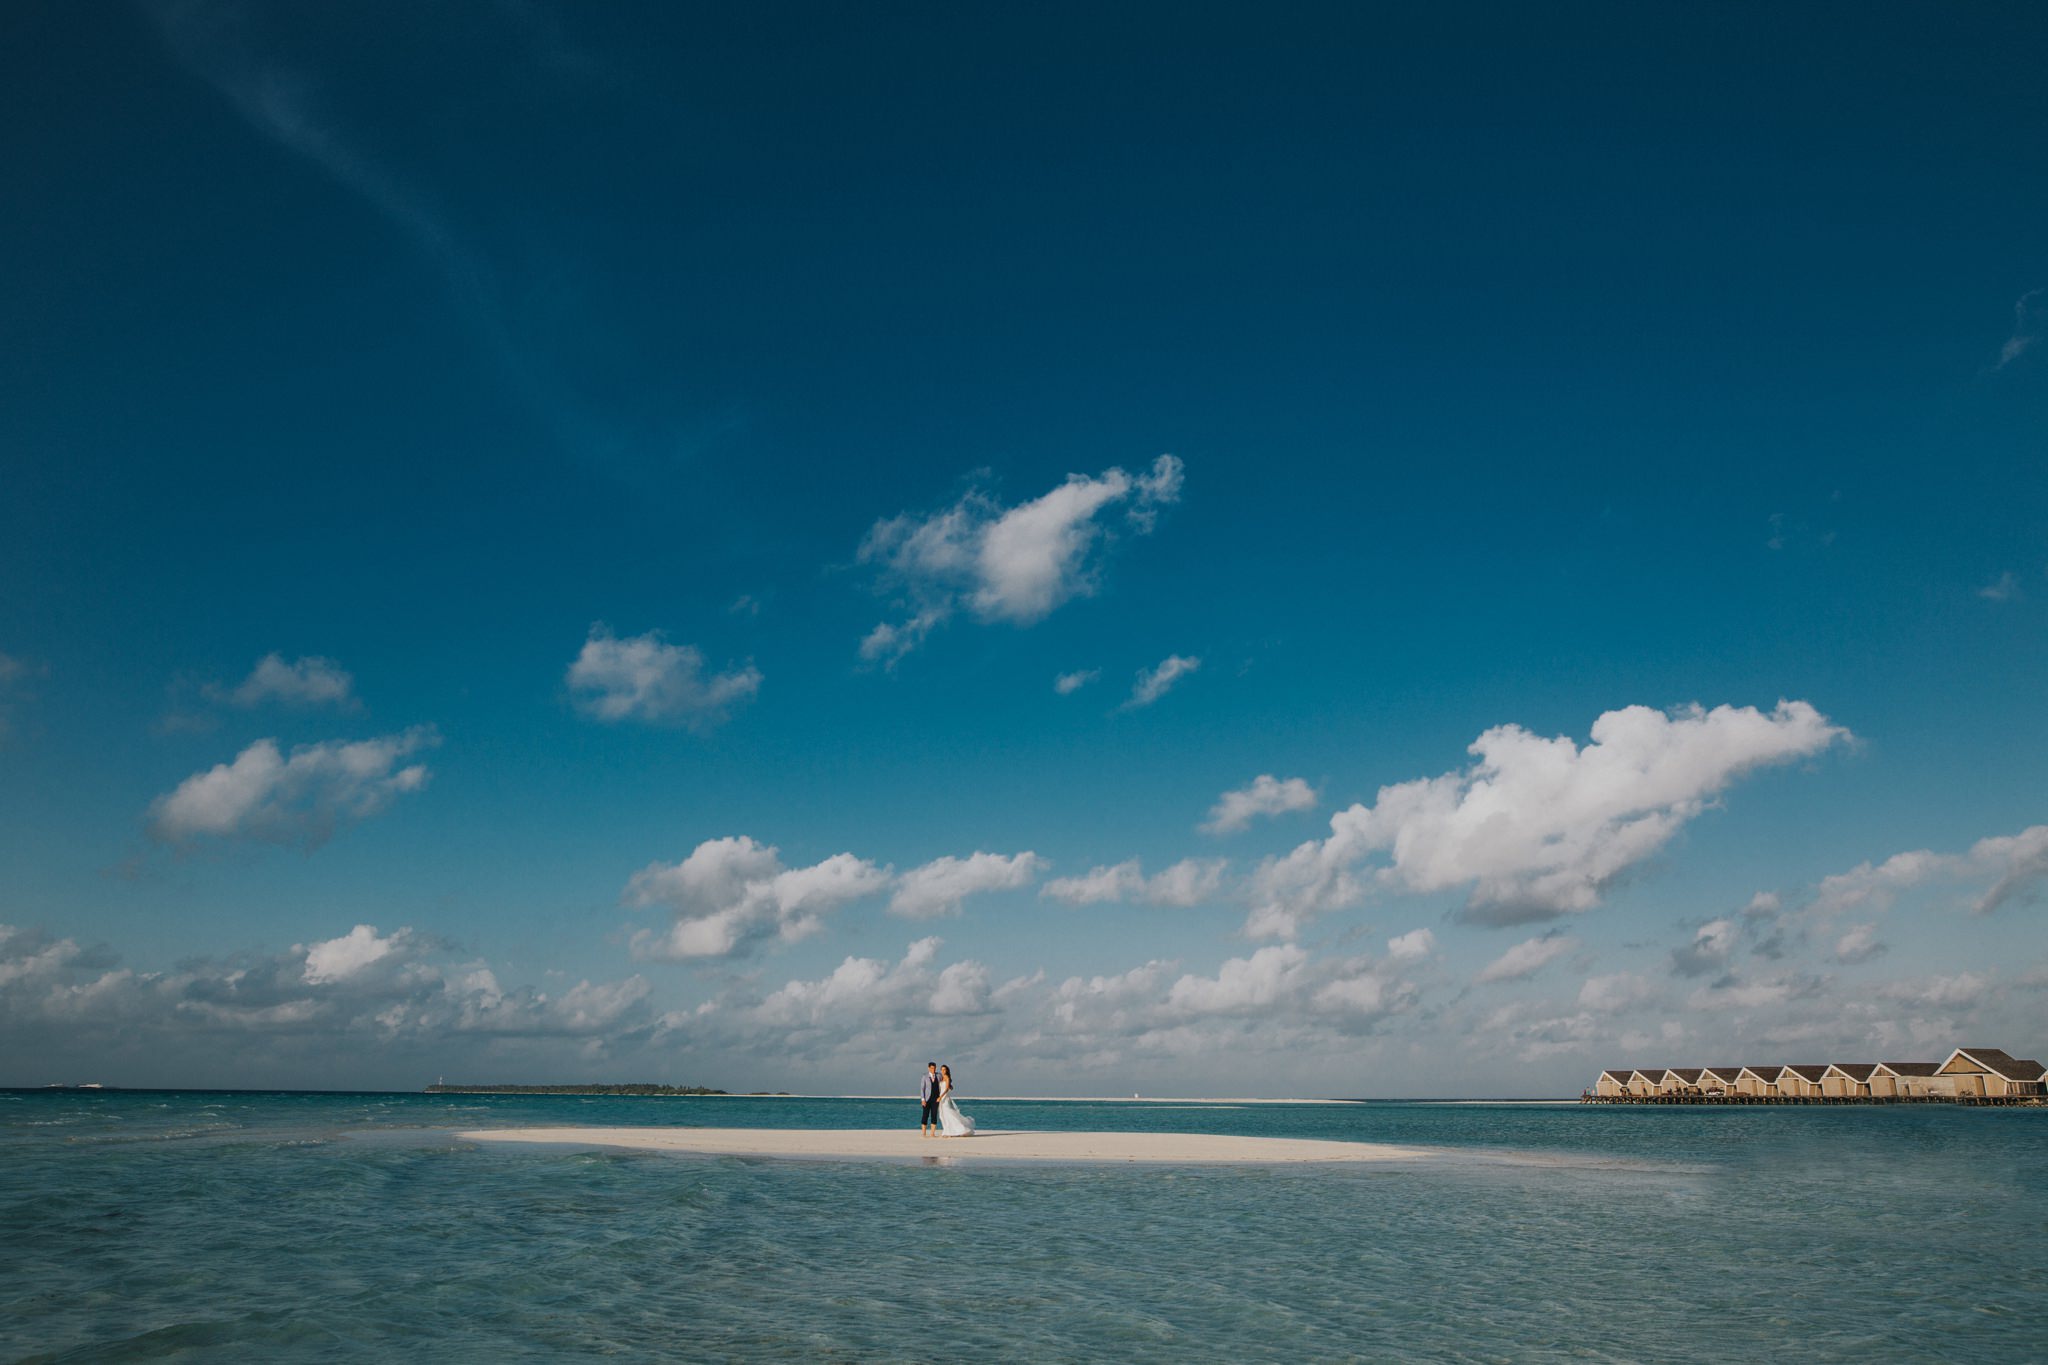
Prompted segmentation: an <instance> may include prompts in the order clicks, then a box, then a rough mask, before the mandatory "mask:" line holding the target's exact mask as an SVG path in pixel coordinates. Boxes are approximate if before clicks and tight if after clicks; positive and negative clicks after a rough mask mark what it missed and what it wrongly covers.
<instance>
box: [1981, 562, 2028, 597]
mask: <svg viewBox="0 0 2048 1365" xmlns="http://www.w3.org/2000/svg"><path fill="white" fill-rule="evenodd" d="M2019 595H2020V581H2019V579H2017V578H2015V577H2013V572H2012V570H2010V569H2007V570H2006V571H2005V572H2004V573H2002V574H2000V575H1999V576H1998V577H1996V578H1994V579H1992V580H1991V581H1990V582H1989V583H1986V584H1985V585H1984V586H1983V587H1981V588H1979V589H1977V596H1979V597H1981V598H1983V599H1984V600H1985V601H1987V602H2010V601H2012V600H2013V599H2014V598H2015V597H2018V596H2019Z"/></svg>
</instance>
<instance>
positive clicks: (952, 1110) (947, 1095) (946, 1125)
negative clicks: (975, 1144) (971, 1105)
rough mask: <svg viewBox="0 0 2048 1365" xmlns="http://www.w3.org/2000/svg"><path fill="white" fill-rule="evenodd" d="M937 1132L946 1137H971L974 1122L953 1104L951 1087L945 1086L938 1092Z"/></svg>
mask: <svg viewBox="0 0 2048 1365" xmlns="http://www.w3.org/2000/svg"><path fill="white" fill-rule="evenodd" d="M939 1131H940V1132H941V1133H944V1134H945V1135H946V1136H947V1137H973V1136H974V1120H973V1119H971V1118H969V1117H967V1115H965V1114H963V1113H961V1112H960V1106H959V1105H957V1104H955V1103H953V1087H952V1086H950V1085H949V1086H947V1087H946V1088H945V1089H944V1090H941V1091H940V1092H939Z"/></svg>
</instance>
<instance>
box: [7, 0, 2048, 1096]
mask: <svg viewBox="0 0 2048 1365" xmlns="http://www.w3.org/2000/svg"><path fill="white" fill-rule="evenodd" d="M1858 15H1859V21H1858V23H1857V24H1856V25H1855V26H1854V27H1853V28H1852V27H1851V26H1849V25H1846V24H1843V23H1841V22H1839V20H1840V17H1841V16H1839V15H1835V14H1832V13H1829V12H1826V11H1813V12H1810V13H1807V14H1800V15H1787V14H1773V15H1771V16H1768V26H1764V25H1763V18H1762V16H1758V15H1755V14H1738V13H1733V12H1729V13H1721V12H1713V13H1708V12H1701V13H1698V14H1690V15H1686V14H1675V13H1672V14H1658V15H1655V16H1646V15H1643V14H1638V13H1633V12H1628V13H1623V12H1621V11H1614V12H1598V11H1587V12H1585V13H1583V14H1578V15H1559V14H1555V13H1544V14H1535V13H1530V12H1526V11H1524V10H1522V9H1520V8H1518V7H1497V8H1496V7H1465V8H1458V9H1452V10H1447V11H1442V12H1437V13H1432V14H1428V15H1423V14H1399V13H1392V12H1388V13H1382V14H1376V15H1375V14H1368V13H1365V12H1362V11H1358V10H1357V9H1356V8H1355V7H1330V8H1328V9H1316V8H1313V7H1299V8H1296V9H1292V10H1288V11H1285V12H1283V13H1278V14H1273V13H1266V12H1260V13H1257V14H1254V13H1252V12H1250V11H1247V10H1233V9H1229V8H1211V9H1205V10H1201V11H1198V12H1193V13H1190V12H1188V11H1186V10H1185V9H1182V8H1176V9H1173V10H1171V11H1168V10H1146V9H1144V8H1141V7H1133V8H1127V9H1125V10H1123V11H1120V12H1119V13H1117V14H1115V15H1105V14H1103V13H1101V12H1100V11H1099V9H1098V8H1088V7H1073V8H1061V7H1048V8H1040V9H1035V10H1034V11H1033V12H1032V13H1031V14H1030V15H1028V16H1023V15H1019V16H981V15H970V14H964V13H962V12H959V11H957V10H948V9H943V8H939V7H926V8H901V9H898V10H895V11H891V12H887V13H881V14H877V13H874V12H862V13H858V14H856V13H854V12H851V11H841V10H834V9H831V8H827V7H789V8H785V9H781V10H777V11H772V12H764V11H754V12H734V13H729V14H715V13H711V12H707V11H703V10H692V9H679V8H675V7H668V6H655V5H637V4H627V5H614V6H607V7H604V8H602V9H598V10H592V9H588V8H582V7H569V6H549V5H540V4H516V3H504V4H498V5H483V4H479V5H477V6H474V7H468V8H463V9H448V10H441V11H428V12H420V11H418V10H417V9H416V8H415V7H409V6H387V7H378V6H374V5H372V6H366V7H351V8H350V9H349V10H348V11H347V12H346V13H343V12H341V11H335V10H331V9H324V8H320V7H311V6H281V7H280V6H254V5H248V6H244V5H240V4H233V3H225V2H222V3H211V2H202V0H187V2H185V3H159V4H143V5H138V6H134V7H127V8H122V7H116V8H114V9H111V10H106V11H101V12H96V13H94V14H93V15H92V16H90V17H87V16H84V15H81V14H79V13H77V12H76V10H75V7H67V6H62V5H55V4H51V5H34V6H30V7H28V8H27V9H25V10H23V11H22V12H21V13H20V14H19V15H18V16H17V26H18V28H19V30H20V33H19V40H18V41H17V42H14V43H11V44H9V45H8V48H7V51H6V52H5V53H4V54H0V64H4V68H5V69H4V71H0V77H4V78H0V89H5V90H7V91H8V92H9V94H8V95H7V97H6V98H7V99H8V101H9V105H10V112H11V117H9V118H8V119H6V120H5V122H4V125H0V167H4V169H5V171H6V173H7V175H8V179H9V182H10V183H12V184H15V185H18V186H24V187H28V191H29V192H28V193H26V194H25V195H23V196H20V197H19V198H20V207H19V208H18V210H17V211H16V212H14V213H11V214H8V215H6V216H5V218H4V220H0V286H4V297H5V298H6V299H7V300H8V304H7V306H6V307H5V308H4V309H0V359H4V362H5V363H4V365H0V411H4V413H5V418H4V424H0V459H4V468H5V471H6V473H5V484H6V487H7V490H8V495H7V496H6V497H5V498H0V722H4V731H0V829H4V830H5V831H6V835H5V845H6V856H5V858H4V859H0V924H6V925H8V926H10V928H9V930H8V931H6V937H5V938H4V939H0V1041H4V1042H6V1043H7V1046H5V1047H0V1055H4V1056H5V1057H6V1058H7V1059H8V1060H7V1064H6V1067H5V1070H4V1072H0V1082H11V1083H43V1082H47V1081H66V1080H100V1081H105V1082H108V1083H123V1084H144V1083H165V1084H214V1085H232V1084H252V1085H276V1084H289V1085H306V1086H329V1085H333V1086H352V1085H362V1086H382V1085H393V1086H408V1087H409V1086H412V1085H416V1084H418V1083H420V1082H421V1081H423V1080H425V1079H430V1078H431V1077H432V1076H433V1075H439V1074H447V1075H448V1076H450V1078H451V1079H452V1078H455V1077H458V1076H460V1077H465V1078H476V1079H485V1078H488V1079H534V1080H539V1079H587V1078H598V1077H610V1078H633V1079H653V1080H673V1081H678V1082H701V1083H707V1084H713V1085H721V1086H726V1087H728V1088H734V1089H759V1088H770V1089H815V1090H872V1089H883V1088H897V1087H898V1083H899V1081H900V1080H901V1074H902V1073H904V1072H905V1065H906V1063H914V1062H921V1061H922V1060H923V1058H924V1057H925V1056H927V1055H942V1056H950V1057H952V1058H954V1059H956V1060H957V1061H959V1062H961V1063H965V1064H966V1066H965V1067H964V1068H963V1071H964V1072H968V1073H969V1074H972V1075H973V1076H974V1077H975V1081H974V1083H973V1087H972V1088H973V1089H975V1090H978V1091H979V1092H980V1093H991V1092H993V1091H995V1090H1013V1091H1019V1092H1033V1093H1069V1092H1080V1093H1103V1092H1107V1093H1127V1092H1131V1091H1144V1092H1149V1093H1205V1092H1214V1091H1215V1090H1218V1089H1224V1090H1233V1091H1241V1092H1248V1093H1267V1094H1280V1093H1296V1094H1333V1093H1341V1094H1382V1095H1393V1094H1432V1093H1464V1094H1503V1095H1512V1094H1546V1093H1559V1092H1569V1091H1572V1090H1574V1089H1576V1087H1578V1086H1579V1085H1582V1084H1584V1083H1586V1082H1587V1081H1589V1080H1590V1078H1591V1076H1592V1074H1593V1072H1594V1071H1595V1070H1597V1068H1599V1067H1601V1066H1606V1065H1614V1064H1619V1063H1628V1064H1653V1063H1654V1064H1674V1065H1682V1064H1685V1063H1686V1062H1687V1061H1690V1062H1692V1063H1694V1064H1701V1063H1716V1062H1721V1061H1726V1060H1729V1059H1731V1058H1732V1059H1733V1060H1736V1061H1770V1060H1780V1061H1799V1060H1807V1059H1826V1058H1835V1057H1840V1058H1844V1059H1850V1060H1854V1059H1858V1058H1868V1057H1875V1056H1876V1055H1877V1054H1880V1053H1881V1054H1883V1055H1884V1056H1885V1057H1887V1058H1890V1057H1898V1058H1901V1059H1904V1058H1910V1057H1918V1056H1923V1055H1928V1056H1931V1055H1935V1054H1938V1053H1940V1052H1942V1051H1944V1050H1945V1049H1946V1048H1947V1047H1948V1046H1950V1045H1951V1044H1953V1043H1959V1042H1975V1043H1979V1044H1992V1045H1999V1046H2006V1047H2009V1048H2011V1049H2013V1050H2014V1051H2016V1052H2020V1053H2026V1051H2027V1049H2029V1048H2039V1047H2041V1046H2044V1045H2048V1040H2043V1039H2041V1038H2040V1037H2039V1036H2038V1029H2039V1023H2038V1021H2039V1019H2040V1018H2041V1017H2042V1004H2043V995H2042V992H2043V990H2044V988H2048V950H2044V949H2043V948H2042V946H2041V937H2040V933H2039V927H2040V924H2041V912H2040V902H2039V899H2038V895H2039V892H2040V890H2041V888H2042V886H2043V884H2044V877H2048V802H2044V800H2043V793H2044V787H2043V784H2042V782H2041V778H2040V773H2041V771H2042V768H2043V757H2044V752H2048V720H2044V716H2043V712H2042V708H2041V697H2042V684H2043V680H2044V676H2048V670H2044V665H2048V635H2044V630H2043V625H2044V616H2043V609H2044V603H2048V478H2044V470H2048V465H2044V461H2043V455H2042V436H2043V431H2044V416H2048V368H2044V367H2048V344H2043V343H2042V341H2041V334H2042V333H2043V331H2044V330H2048V292H2043V291H2048V239H2044V238H2043V236H2042V232H2041V226H2040V225H2041V224H2042V222H2044V221H2048V212H2044V210H2048V185H2044V183H2043V182H2042V180H2041V178H2040V177H2039V176H2038V175H2035V174H2032V173H2031V170H2032V168H2033V167H2034V165H2035V163H2036V162H2037V161H2038V157H2039V147H2040V145H2041V141H2042V137H2043V135H2044V133H2048V109H2044V107H2043V105H2044V96H2043V95H2042V93H2041V88H2040V84H2039V81H2038V80H2037V79H2036V78H2035V77H2036V74H2037V73H2036V72H2035V70H2034V62H2033V54H2035V53H2037V52H2038V51H2040V44H2041V42H2042V40H2043V38H2044V37H2048V34H2044V33H2043V32H2042V29H2043V23H2044V21H2042V20H2041V19H2040V18H2038V17H2037V16H2035V15H2032V14H2030V13H2025V12H2019V11H2012V12H2006V13H1993V12H1988V11H1973V12H1970V13H1968V14H1944V15H1943V16H1941V19H1940V23H1939V25H1938V26H1937V25H1934V24H1933V23H1931V22H1930V20H1929V18H1928V16H1927V15H1926V14H1924V13H1921V12H1917V11H1912V10H1906V9H1897V10H1891V11H1886V10H1879V11H1876V12H1874V13H1873V12H1870V11H1867V10H1859V11H1858ZM878 631H879V633H878ZM1162 668H1163V669H1164V671H1163V672H1162V671H1161V670H1162ZM1063 677H1064V678H1067V679H1068V680H1069V683H1068V690H1066V691H1061V690H1058V689H1057V688H1056V681H1057V680H1059V679H1061V678H1063ZM1147 679H1150V680H1151V682H1150V685H1149V686H1148V685H1147V684H1146V681H1145V680H1147ZM1603 718H1604V719H1603ZM1507 727H1513V728H1511V729H1510V728H1507ZM1261 779H1264V780H1263V781H1261ZM1227 793H1240V794H1241V795H1240V796H1239V797H1238V798H1237V799H1236V800H1235V801H1234V802H1228V803H1226V801H1225V798H1226V794H1227ZM1219 809H1228V810H1230V811H1234V812H1235V814H1234V815H1231V816H1229V817H1228V818H1225V819H1223V820H1222V822H1221V824H1222V826H1224V827H1221V828H1216V827H1212V828H1209V829H1204V828H1203V827H1204V826H1205V825H1207V826H1214V825H1215V824H1216V819H1217V817H1216V812H1217V811H1218V810H1219ZM977 855H980V856H977ZM1132 860H1136V862H1137V866H1136V867H1134V868H1133V867H1128V866H1126V865H1127V864H1129V863H1131V862H1132ZM1162 874H1166V875H1164V876H1163V877H1162ZM359 926H362V927H359ZM935 940H936V941H935ZM2029 1030H2032V1032H2029Z"/></svg>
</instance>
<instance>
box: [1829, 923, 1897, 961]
mask: <svg viewBox="0 0 2048 1365" xmlns="http://www.w3.org/2000/svg"><path fill="white" fill-rule="evenodd" d="M1886 951H1887V948H1886V946H1885V945H1884V944H1882V943H1880V942H1878V939H1877V926H1876V925H1875V924H1858V925H1854V926H1852V927H1851V928H1850V930H1849V932H1848V933H1846V934H1844V935H1842V937H1841V938H1840V939H1838V940H1836V942H1835V961H1837V962H1846V963H1852V964H1853V963H1857V962H1868V961H1870V959H1872V958H1873V957H1876V956H1878V955H1879V954H1880V953H1883V952H1886Z"/></svg>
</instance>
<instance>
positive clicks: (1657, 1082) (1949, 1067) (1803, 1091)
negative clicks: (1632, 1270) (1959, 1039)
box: [1580, 1047, 2048, 1104]
mask: <svg viewBox="0 0 2048 1365" xmlns="http://www.w3.org/2000/svg"><path fill="white" fill-rule="evenodd" d="M1580 1099H1582V1100H1584V1101H1585V1102H1587V1103H1594V1104H1900V1103H1911V1102H1915V1101H1918V1102H1927V1103H1940V1104H2048V1067H2043V1066H2042V1065H2041V1063H2039V1062H2036V1061H2031V1060H2028V1059H2026V1058H2020V1057H2014V1056H2013V1055H2012V1054H2011V1053H2008V1052H2005V1051H2003V1050H2001V1049H1999V1048H1995V1047H1959V1048H1957V1049H1955V1050H1954V1051H1953V1052H1951V1053H1949V1055H1948V1060H1946V1061H1941V1062H1822V1063H1803V1062H1802V1063H1794V1064H1789V1065H1788V1064H1783V1063H1779V1064H1775V1065H1767V1066H1766V1065H1759V1066H1704V1067H1685V1066H1681V1067H1649V1068H1644V1067H1633V1068H1630V1067H1614V1068H1609V1069H1608V1070H1606V1071H1603V1072H1601V1073H1600V1076H1599V1079H1598V1080H1596V1081H1594V1083H1593V1087H1592V1089H1590V1090H1588V1091H1586V1092H1585V1093H1584V1094H1583V1095H1581V1096H1580Z"/></svg>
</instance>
